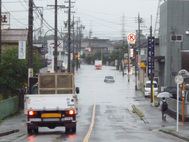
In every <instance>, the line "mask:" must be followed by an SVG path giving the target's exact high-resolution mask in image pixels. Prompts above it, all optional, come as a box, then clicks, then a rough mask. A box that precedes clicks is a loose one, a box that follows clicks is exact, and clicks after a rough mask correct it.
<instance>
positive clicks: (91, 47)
mask: <svg viewBox="0 0 189 142" xmlns="http://www.w3.org/2000/svg"><path fill="white" fill-rule="evenodd" d="M99 50H100V51H101V52H103V53H107V54H109V53H111V52H112V51H113V50H114V45H113V44H112V42H111V41H110V40H109V39H96V38H95V39H83V41H82V43H81V51H82V52H83V53H85V54H90V53H91V52H93V53H95V52H97V51H99Z"/></svg>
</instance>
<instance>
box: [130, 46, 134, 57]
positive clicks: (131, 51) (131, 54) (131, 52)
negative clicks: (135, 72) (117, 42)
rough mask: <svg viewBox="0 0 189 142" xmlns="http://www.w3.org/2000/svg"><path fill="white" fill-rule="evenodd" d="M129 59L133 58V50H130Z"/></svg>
mask: <svg viewBox="0 0 189 142" xmlns="http://www.w3.org/2000/svg"><path fill="white" fill-rule="evenodd" d="M130 57H131V58H132V57H134V50H133V48H132V49H130Z"/></svg>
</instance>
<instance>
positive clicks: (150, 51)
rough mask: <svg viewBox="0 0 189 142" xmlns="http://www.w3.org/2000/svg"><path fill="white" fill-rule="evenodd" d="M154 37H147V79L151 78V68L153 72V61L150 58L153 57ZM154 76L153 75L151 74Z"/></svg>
mask: <svg viewBox="0 0 189 142" xmlns="http://www.w3.org/2000/svg"><path fill="white" fill-rule="evenodd" d="M154 46H155V42H154V37H152V39H151V37H148V77H151V68H152V70H154V60H153V59H151V57H152V58H153V57H154V54H155V53H154ZM152 76H154V73H153V74H152Z"/></svg>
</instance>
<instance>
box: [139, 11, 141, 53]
mask: <svg viewBox="0 0 189 142" xmlns="http://www.w3.org/2000/svg"><path fill="white" fill-rule="evenodd" d="M140 23H141V18H140V14H138V47H139V53H138V54H139V55H140V54H141V53H140Z"/></svg>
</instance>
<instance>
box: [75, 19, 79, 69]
mask: <svg viewBox="0 0 189 142" xmlns="http://www.w3.org/2000/svg"><path fill="white" fill-rule="evenodd" d="M78 24H79V21H77V46H76V55H77V56H78V48H79V26H78ZM76 70H78V58H76Z"/></svg>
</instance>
